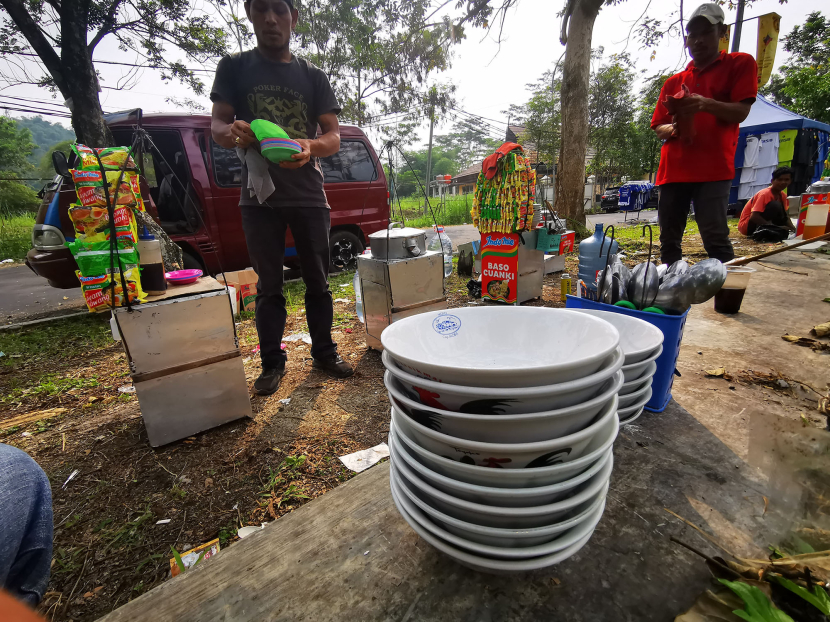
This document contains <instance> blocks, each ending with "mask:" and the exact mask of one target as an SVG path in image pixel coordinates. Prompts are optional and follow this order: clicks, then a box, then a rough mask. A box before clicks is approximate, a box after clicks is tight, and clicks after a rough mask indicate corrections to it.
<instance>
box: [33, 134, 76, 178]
mask: <svg viewBox="0 0 830 622" xmlns="http://www.w3.org/2000/svg"><path fill="white" fill-rule="evenodd" d="M73 142H75V140H74V139H67V140H63V141H60V142H56V143H49V144H50V145H51V146H50V147H48V148H46V149H45V150H43V155H41V156H40V160H39V161H38V163H37V176H38V177H40V179H39V180H38V181H37V182H35V183H36V184H38V189H40V187H42V185H43V184H45V183H48V182H49V181H51V180H52V179H53V178H54V177H55V166H54V165H53V164H52V153H54V152H55V151H62V152H63V154H64V155H65V156H66V158H67V159H69V154H70V153H72V143H73Z"/></svg>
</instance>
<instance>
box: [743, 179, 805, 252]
mask: <svg viewBox="0 0 830 622" xmlns="http://www.w3.org/2000/svg"><path fill="white" fill-rule="evenodd" d="M792 180H793V171H792V169H790V168H787V167H786V166H782V167H781V168H777V169H775V170H774V171H773V172H772V182H771V183H770V185H769V188H764V189H763V190H761V191H759V192H756V193H755V196H753V197H752V198H751V199H750V200H749V201H748V202H747V204H746V205H744V209H743V211H742V212H741V219H740V220H739V221H738V231H740V232H741V233H743V234H744V235H746V236H749V237H751V238H753V239H756V240H758V241H761V242H781V241H782V240H786V239H787V237H788V236H789V234H790V232H793V233H795V226H793V221H792V220H790V216H789V214H788V213H787V208H788V201H787V195H786V193H785V192H784V190H786V189H787V187H788V186H789V185H790V184H791V183H792Z"/></svg>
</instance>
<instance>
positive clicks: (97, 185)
mask: <svg viewBox="0 0 830 622" xmlns="http://www.w3.org/2000/svg"><path fill="white" fill-rule="evenodd" d="M70 172H71V173H72V181H74V182H75V193H76V194H77V195H78V201H79V202H80V204H81V205H83V206H84V207H106V206H107V192H106V189H105V188H104V182H103V178H102V177H101V171H81V170H78V169H71V170H70ZM106 173H107V186H108V188H109V200H110V201H112V200H115V204H116V205H127V206H136V208H137V209H139V210H141V211H142V212H143V211H144V202H143V201H142V200H141V188H140V186H139V183H138V175H136V174H135V173H128V172H123V171H106ZM119 179H121V183H120V184H119V183H118V180H119ZM116 187H117V189H118V196H117V197H116V192H115V191H116Z"/></svg>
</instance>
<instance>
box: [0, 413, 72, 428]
mask: <svg viewBox="0 0 830 622" xmlns="http://www.w3.org/2000/svg"><path fill="white" fill-rule="evenodd" d="M65 412H66V408H49V409H47V410H36V411H34V412H30V413H26V414H25V415H19V416H17V417H14V418H12V419H6V420H5V421H0V430H8V429H9V428H13V427H15V426H17V425H23V424H24V423H32V422H34V421H42V420H44V419H51V418H52V417H57V416H58V415H62V414H63V413H65Z"/></svg>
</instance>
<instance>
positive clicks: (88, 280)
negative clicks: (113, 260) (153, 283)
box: [75, 265, 147, 313]
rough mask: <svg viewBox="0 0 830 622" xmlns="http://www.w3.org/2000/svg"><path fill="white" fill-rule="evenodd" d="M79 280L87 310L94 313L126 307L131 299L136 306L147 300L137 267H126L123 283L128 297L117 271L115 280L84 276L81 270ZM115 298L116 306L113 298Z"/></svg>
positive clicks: (105, 275) (107, 276) (106, 276)
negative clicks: (125, 292)
mask: <svg viewBox="0 0 830 622" xmlns="http://www.w3.org/2000/svg"><path fill="white" fill-rule="evenodd" d="M75 274H77V275H78V280H79V281H80V282H81V290H82V291H83V294H84V301H85V302H86V306H87V308H88V309H89V310H90V311H92V312H93V313H99V312H101V311H109V310H110V309H112V308H113V306H115V307H123V306H126V302H127V300H128V298H129V301H130V303H132V304H136V303H139V302H142V301H143V300H144V299H145V298H147V294H145V293H144V290H142V289H141V281H140V278H139V271H138V266H137V265H131V266H125V270H124V275H123V277H124V278H123V283H125V284H126V287H127V292H128V295H127V296H125V295H124V285H123V284H122V278H121V276H122V275H121V274H120V273H119V272H118V271H116V275H117V276H115V278H113V275H110V274H102V275H99V276H84V275H82V274H81V272H80V270H78V271H76V273H75ZM113 295H114V296H115V300H114V303H115V304H114V305H113V300H112V297H113Z"/></svg>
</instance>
